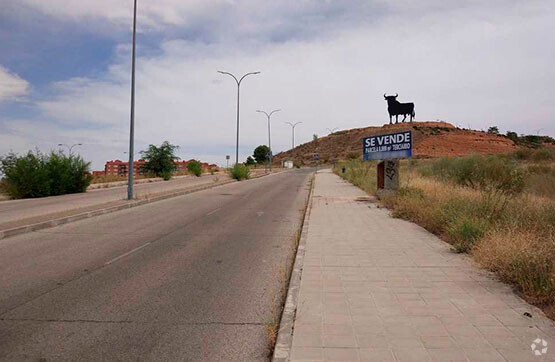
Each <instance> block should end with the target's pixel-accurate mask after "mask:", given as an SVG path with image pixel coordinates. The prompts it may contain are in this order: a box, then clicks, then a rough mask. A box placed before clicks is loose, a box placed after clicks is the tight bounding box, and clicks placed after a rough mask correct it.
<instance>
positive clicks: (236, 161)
mask: <svg viewBox="0 0 555 362" xmlns="http://www.w3.org/2000/svg"><path fill="white" fill-rule="evenodd" d="M218 73H221V74H226V75H229V76H230V77H232V78H233V79H235V83H237V143H236V145H235V164H236V165H238V164H239V89H240V87H241V82H242V81H243V79H245V77H246V76H248V75H252V74H260V72H250V73H247V74H245V75H243V76H242V77H241V79H239V80H237V77H235V76H234V75H233V74H231V73H228V72H222V71H221V70H218Z"/></svg>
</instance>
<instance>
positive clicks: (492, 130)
mask: <svg viewBox="0 0 555 362" xmlns="http://www.w3.org/2000/svg"><path fill="white" fill-rule="evenodd" d="M488 133H489V134H499V128H497V126H492V127H490V128H488Z"/></svg>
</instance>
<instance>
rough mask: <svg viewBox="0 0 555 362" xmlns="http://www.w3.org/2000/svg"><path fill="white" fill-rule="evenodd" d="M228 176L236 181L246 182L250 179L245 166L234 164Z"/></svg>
mask: <svg viewBox="0 0 555 362" xmlns="http://www.w3.org/2000/svg"><path fill="white" fill-rule="evenodd" d="M229 175H230V176H231V177H232V178H234V179H236V180H237V181H241V180H246V179H248V178H249V177H250V170H249V168H248V167H247V166H245V165H242V164H236V165H235V166H233V167H232V168H231V169H230V170H229Z"/></svg>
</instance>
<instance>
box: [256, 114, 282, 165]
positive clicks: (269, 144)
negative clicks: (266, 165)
mask: <svg viewBox="0 0 555 362" xmlns="http://www.w3.org/2000/svg"><path fill="white" fill-rule="evenodd" d="M279 111H281V109H274V110H273V111H271V112H270V113H266V112H265V111H258V110H257V112H258V113H264V114H265V115H266V117H267V118H268V148H269V149H270V171H272V157H273V156H272V141H271V138H270V117H272V114H274V113H276V112H279Z"/></svg>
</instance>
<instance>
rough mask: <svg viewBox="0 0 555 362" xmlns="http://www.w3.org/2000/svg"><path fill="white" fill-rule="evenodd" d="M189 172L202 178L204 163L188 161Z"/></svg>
mask: <svg viewBox="0 0 555 362" xmlns="http://www.w3.org/2000/svg"><path fill="white" fill-rule="evenodd" d="M187 171H189V173H191V174H193V175H195V176H196V177H200V176H201V175H202V163H200V161H197V160H189V161H187Z"/></svg>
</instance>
